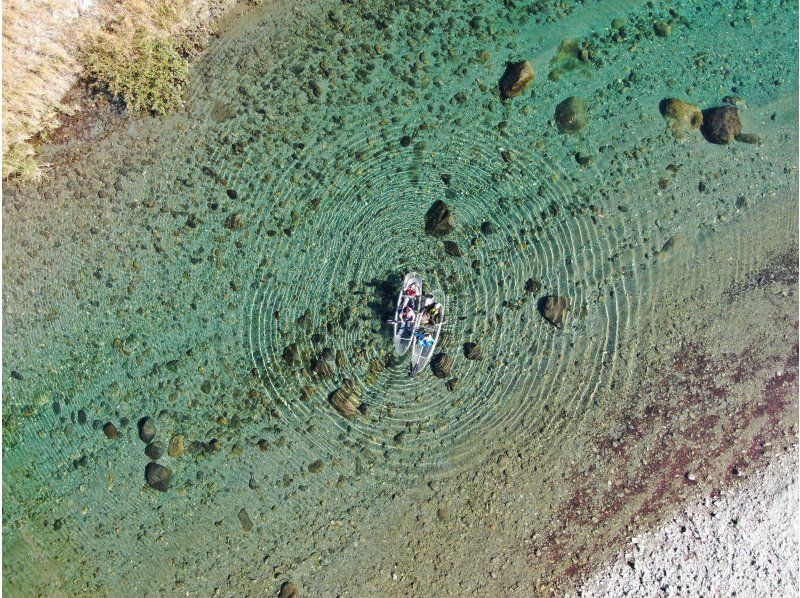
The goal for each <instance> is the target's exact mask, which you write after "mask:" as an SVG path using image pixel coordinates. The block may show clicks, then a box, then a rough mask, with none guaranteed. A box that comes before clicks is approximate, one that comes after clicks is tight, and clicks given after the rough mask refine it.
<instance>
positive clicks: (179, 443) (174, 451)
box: [167, 434, 184, 458]
mask: <svg viewBox="0 0 800 598" xmlns="http://www.w3.org/2000/svg"><path fill="white" fill-rule="evenodd" d="M183 451H184V439H183V436H181V435H180V434H175V436H173V437H172V438H170V440H169V446H168V447H167V454H168V455H169V456H170V457H173V458H177V457H180V456H182V455H183Z"/></svg>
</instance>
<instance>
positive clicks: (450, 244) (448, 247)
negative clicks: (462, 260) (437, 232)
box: [444, 241, 461, 257]
mask: <svg viewBox="0 0 800 598" xmlns="http://www.w3.org/2000/svg"><path fill="white" fill-rule="evenodd" d="M444 252H445V253H446V254H447V255H451V256H453V257H461V248H460V247H459V246H458V243H456V242H455V241H445V242H444Z"/></svg>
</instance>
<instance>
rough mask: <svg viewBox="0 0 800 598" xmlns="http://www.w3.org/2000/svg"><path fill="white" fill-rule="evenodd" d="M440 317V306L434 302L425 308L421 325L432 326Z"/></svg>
mask: <svg viewBox="0 0 800 598" xmlns="http://www.w3.org/2000/svg"><path fill="white" fill-rule="evenodd" d="M441 315H442V304H441V303H438V302H434V303H432V304H430V305H428V306H427V307H425V311H424V312H423V314H422V323H423V324H425V325H426V326H433V325H435V324H436V322H437V320H438V319H439V318H440V317H441Z"/></svg>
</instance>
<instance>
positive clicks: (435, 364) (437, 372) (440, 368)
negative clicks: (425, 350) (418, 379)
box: [431, 353, 453, 378]
mask: <svg viewBox="0 0 800 598" xmlns="http://www.w3.org/2000/svg"><path fill="white" fill-rule="evenodd" d="M452 368H453V360H452V359H450V357H449V356H448V355H447V354H446V353H437V354H436V355H434V356H433V358H432V359H431V371H432V372H433V375H434V376H436V377H437V378H447V377H448V376H449V375H450V374H451V370H452Z"/></svg>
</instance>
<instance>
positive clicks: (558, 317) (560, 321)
mask: <svg viewBox="0 0 800 598" xmlns="http://www.w3.org/2000/svg"><path fill="white" fill-rule="evenodd" d="M570 305H571V301H570V299H569V297H561V296H558V295H552V296H549V297H544V298H543V299H542V300H541V301H540V302H539V311H540V313H541V314H542V317H543V318H544V319H545V320H547V321H548V322H550V324H552V325H553V326H555V327H556V328H563V327H564V322H565V321H566V319H567V312H568V311H569V308H570Z"/></svg>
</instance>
